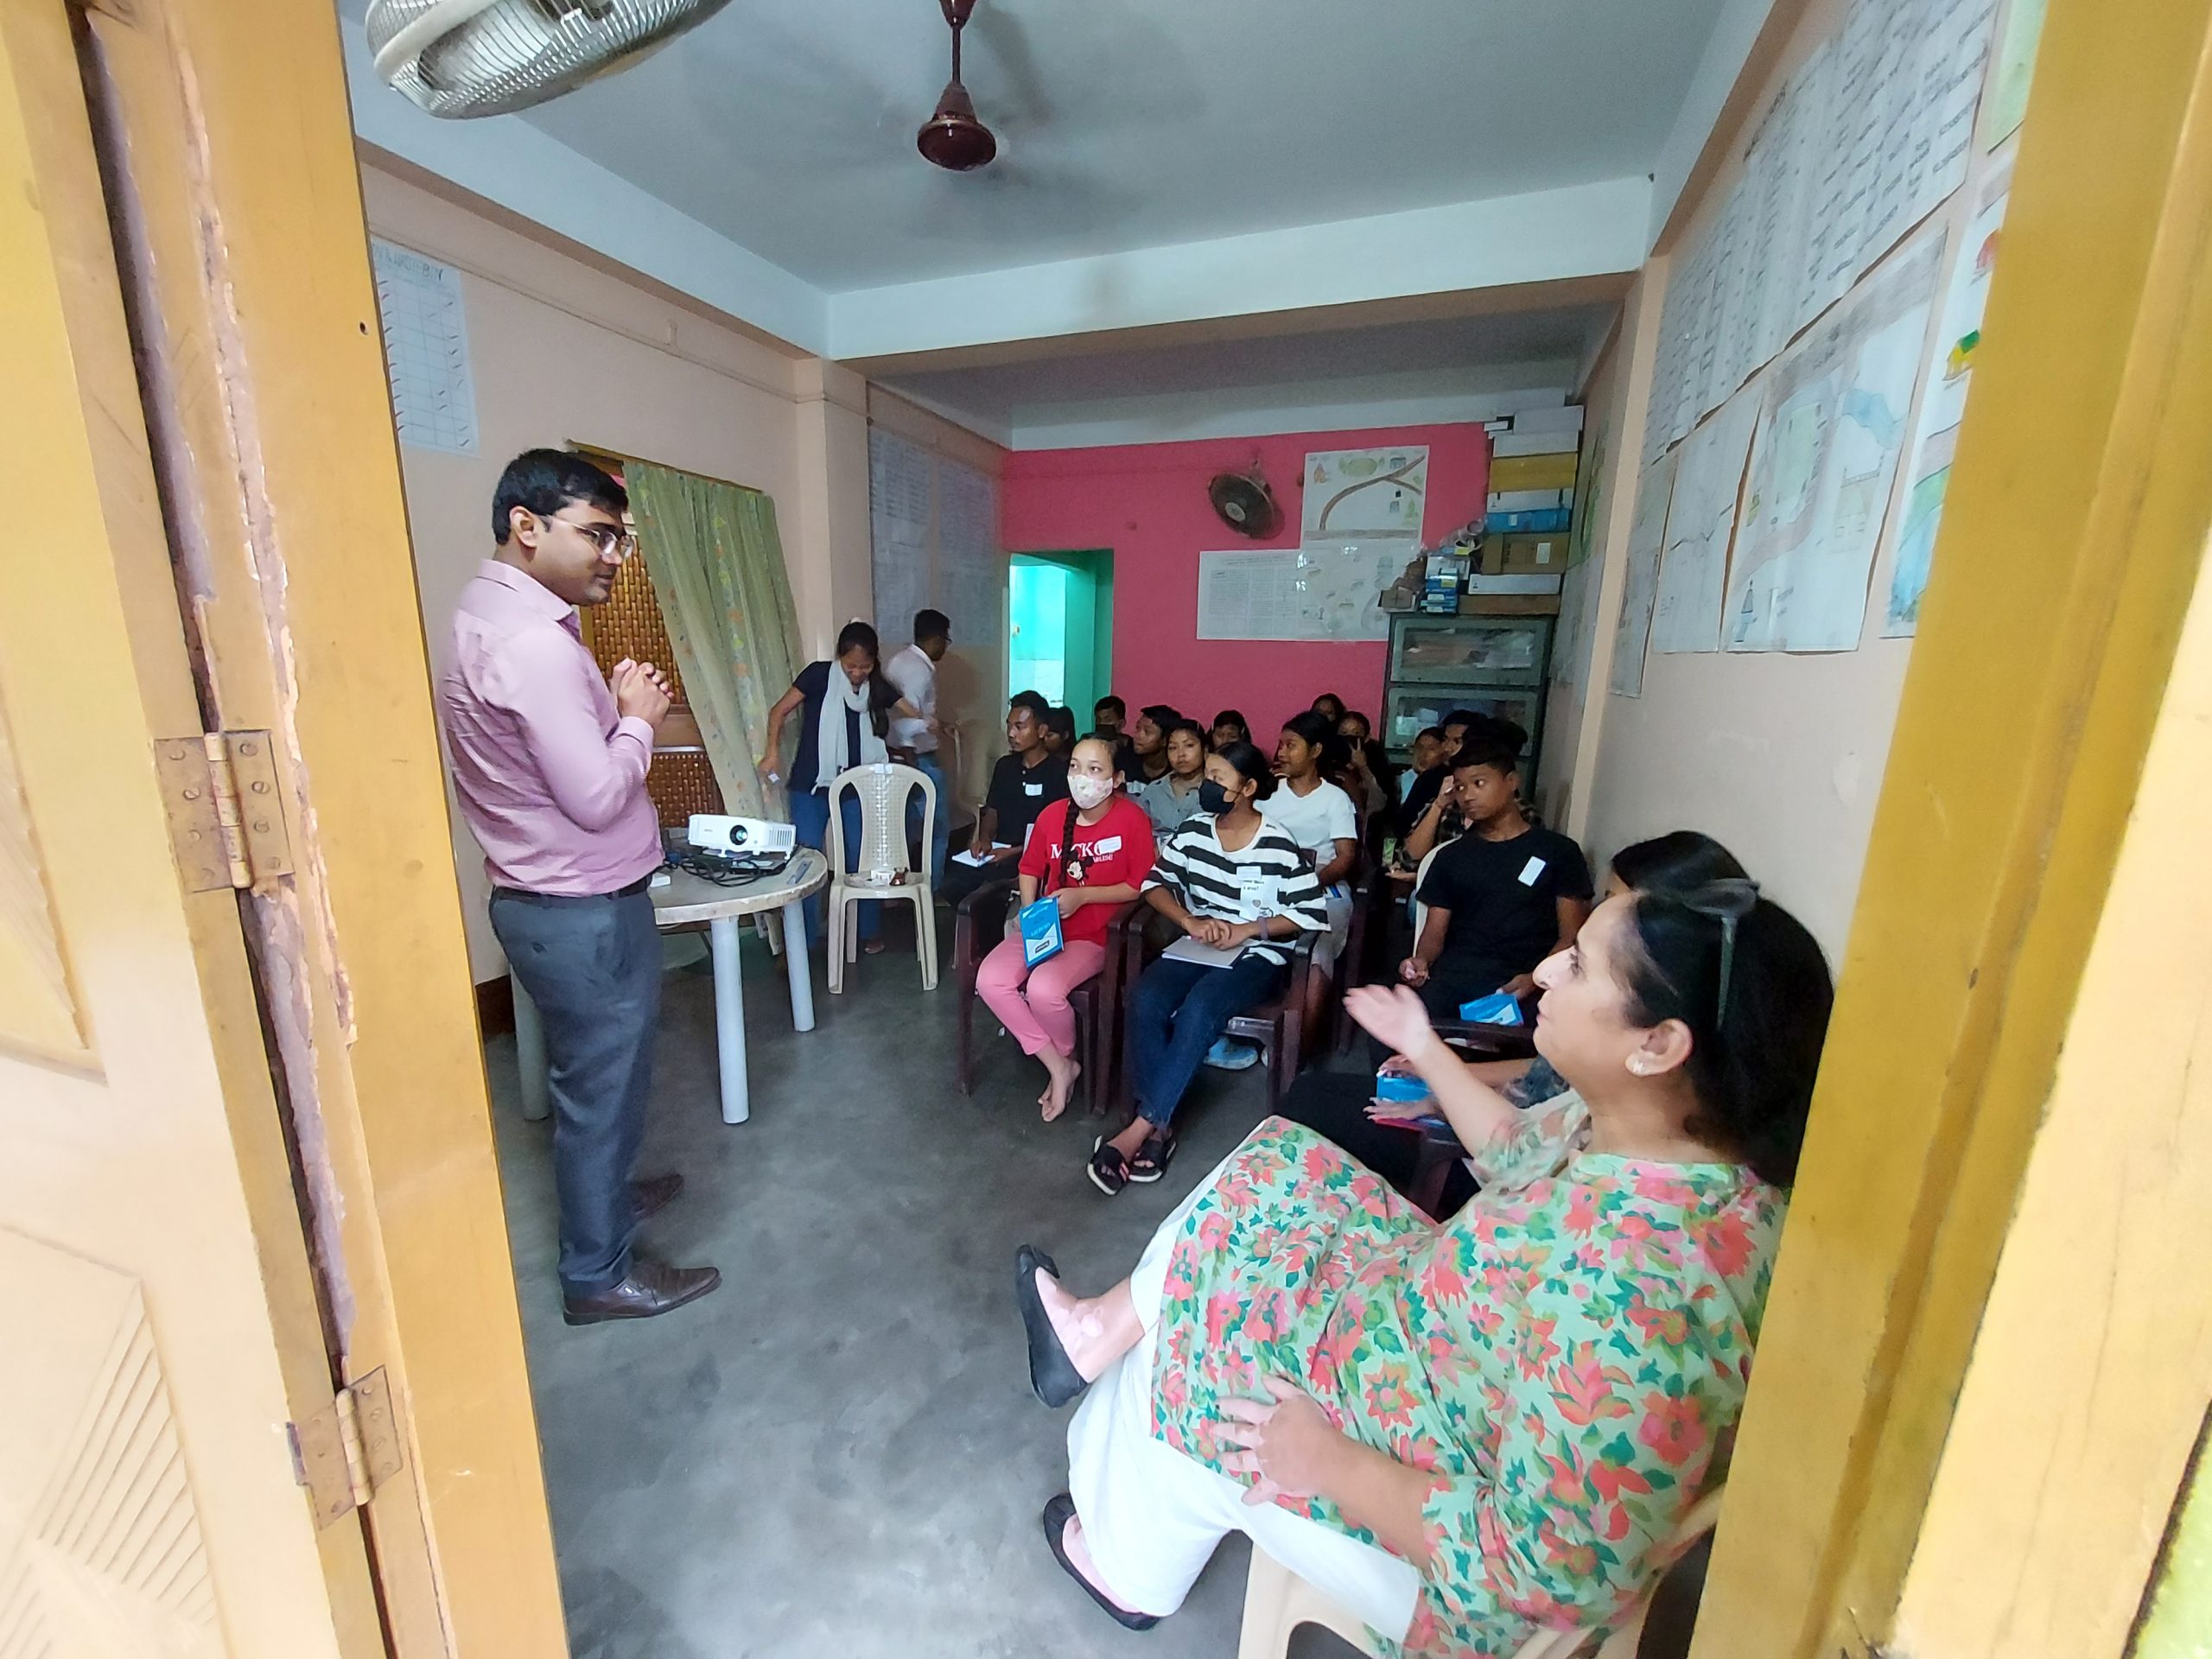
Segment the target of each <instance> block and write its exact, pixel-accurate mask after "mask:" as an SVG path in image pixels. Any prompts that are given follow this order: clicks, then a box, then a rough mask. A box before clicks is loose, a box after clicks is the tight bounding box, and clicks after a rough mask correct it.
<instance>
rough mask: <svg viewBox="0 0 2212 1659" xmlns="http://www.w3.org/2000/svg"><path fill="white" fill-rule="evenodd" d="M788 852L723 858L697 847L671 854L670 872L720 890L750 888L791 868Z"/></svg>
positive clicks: (737, 855) (725, 856) (741, 854)
mask: <svg viewBox="0 0 2212 1659" xmlns="http://www.w3.org/2000/svg"><path fill="white" fill-rule="evenodd" d="M668 866H669V868H671V869H675V870H683V871H684V872H685V873H687V874H691V875H696V876H697V877H698V878H699V879H700V880H702V881H704V882H707V883H708V884H709V885H710V886H713V887H751V886H752V885H753V883H754V882H755V881H758V880H761V879H762V878H763V877H765V876H771V875H781V874H783V873H784V872H785V870H786V869H788V868H791V855H790V854H789V853H739V854H735V855H723V854H716V853H709V852H702V851H700V850H699V849H696V848H694V849H690V850H689V851H686V852H682V853H671V854H670V855H669V859H668Z"/></svg>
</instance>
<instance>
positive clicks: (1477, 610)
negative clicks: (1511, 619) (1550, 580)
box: [1459, 594, 1559, 616]
mask: <svg viewBox="0 0 2212 1659" xmlns="http://www.w3.org/2000/svg"><path fill="white" fill-rule="evenodd" d="M1459 614H1460V615H1462V616H1557V615H1558V614H1559V595H1558V594H1461V595H1460V596H1459Z"/></svg>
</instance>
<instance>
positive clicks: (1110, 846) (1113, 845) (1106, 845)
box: [1090, 836, 1122, 858]
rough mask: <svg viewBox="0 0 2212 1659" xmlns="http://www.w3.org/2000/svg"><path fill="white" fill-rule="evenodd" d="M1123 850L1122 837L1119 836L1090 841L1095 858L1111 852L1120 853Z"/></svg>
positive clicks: (1091, 852)
mask: <svg viewBox="0 0 2212 1659" xmlns="http://www.w3.org/2000/svg"><path fill="white" fill-rule="evenodd" d="M1121 850H1122V838H1121V837H1120V836H1107V837H1106V838H1105V839H1104V840H1103V841H1094V842H1091V843H1090V855H1091V856H1092V857H1093V858H1103V857H1105V856H1106V855H1107V854H1109V853H1118V852H1120V851H1121Z"/></svg>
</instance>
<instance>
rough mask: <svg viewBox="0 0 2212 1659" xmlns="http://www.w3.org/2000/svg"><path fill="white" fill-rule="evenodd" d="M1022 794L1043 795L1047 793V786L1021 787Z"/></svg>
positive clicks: (1025, 785)
mask: <svg viewBox="0 0 2212 1659" xmlns="http://www.w3.org/2000/svg"><path fill="white" fill-rule="evenodd" d="M1021 792H1022V793H1023V794H1025V795H1042V794H1043V793H1044V792H1045V785H1042V784H1024V785H1022V786H1021Z"/></svg>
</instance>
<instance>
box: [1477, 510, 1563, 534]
mask: <svg viewBox="0 0 2212 1659" xmlns="http://www.w3.org/2000/svg"><path fill="white" fill-rule="evenodd" d="M1483 529H1484V531H1486V532H1487V533H1488V534H1489V535H1491V536H1522V535H1552V534H1560V533H1564V532H1565V531H1566V529H1567V509H1566V508H1565V507H1553V508H1548V509H1546V510H1545V511H1543V512H1493V513H1489V514H1487V515H1485V516H1484V519H1483Z"/></svg>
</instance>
